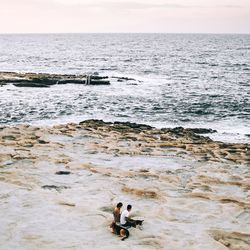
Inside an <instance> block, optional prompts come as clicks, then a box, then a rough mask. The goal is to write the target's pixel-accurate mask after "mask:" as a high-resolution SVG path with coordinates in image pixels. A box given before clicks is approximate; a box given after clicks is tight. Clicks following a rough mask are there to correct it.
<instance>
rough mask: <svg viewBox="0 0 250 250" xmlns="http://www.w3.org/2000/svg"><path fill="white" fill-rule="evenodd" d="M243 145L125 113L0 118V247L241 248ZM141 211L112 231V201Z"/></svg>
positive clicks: (249, 231)
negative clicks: (123, 233) (132, 224)
mask: <svg viewBox="0 0 250 250" xmlns="http://www.w3.org/2000/svg"><path fill="white" fill-rule="evenodd" d="M249 149H250V146H249V145H247V144H226V143H221V142H214V141H212V140H210V139H209V138H208V137H203V136H200V135H197V134H195V133H194V132H193V131H190V130H186V129H183V128H176V129H161V130H159V129H155V128H151V127H148V126H146V125H138V124H130V123H115V124H113V123H104V122H102V121H95V120H90V121H85V122H82V123H80V124H67V125H57V126H54V127H34V126H29V125H16V126H14V127H11V126H2V127H0V218H1V219H0V220H1V223H0V249H5V250H7V249H32V250H33V249H117V248H118V249H169V250H172V249H177V250H178V249H207V250H211V249H218V250H220V249H232V250H239V249H242V250H243V249H244V250H245V249H250V191H249V190H250V165H249V164H250V155H249ZM119 201H122V202H123V203H124V209H125V206H126V205H127V204H129V203H130V204H132V205H133V210H132V212H133V215H134V217H137V218H142V219H144V220H145V222H144V226H143V230H139V229H137V228H136V229H130V237H129V239H127V240H126V241H121V240H120V238H119V237H117V236H115V235H113V234H112V233H111V232H110V229H109V224H110V223H111V221H112V209H113V207H114V206H115V205H116V203H117V202H119Z"/></svg>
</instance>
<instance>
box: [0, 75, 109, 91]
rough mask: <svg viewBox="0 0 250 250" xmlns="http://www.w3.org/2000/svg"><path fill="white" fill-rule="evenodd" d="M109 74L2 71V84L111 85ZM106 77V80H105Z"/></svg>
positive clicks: (35, 85) (27, 85)
mask: <svg viewBox="0 0 250 250" xmlns="http://www.w3.org/2000/svg"><path fill="white" fill-rule="evenodd" d="M107 78H108V77H107V76H97V75H94V76H90V78H89V76H87V75H66V74H46V73H16V72H0V84H1V85H3V84H8V83H12V84H13V85H14V86H16V87H38V88H48V87H50V86H51V85H55V84H67V83H72V84H89V85H109V84H110V82H109V81H108V80H106V79H107ZM87 79H88V81H87ZM104 79H105V80H104Z"/></svg>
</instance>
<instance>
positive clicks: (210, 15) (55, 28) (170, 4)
mask: <svg viewBox="0 0 250 250" xmlns="http://www.w3.org/2000/svg"><path fill="white" fill-rule="evenodd" d="M44 32H45V33H50V32H65V33H66V32H177V33H179V32H185V33H188V32H199V33H200V32H201V33H250V0H0V33H44Z"/></svg>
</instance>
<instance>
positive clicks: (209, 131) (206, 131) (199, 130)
mask: <svg viewBox="0 0 250 250" xmlns="http://www.w3.org/2000/svg"><path fill="white" fill-rule="evenodd" d="M186 131H192V132H194V133H196V134H212V133H216V132H217V130H213V129H211V128H209V129H207V128H188V129H186Z"/></svg>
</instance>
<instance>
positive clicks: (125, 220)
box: [120, 205, 136, 227]
mask: <svg viewBox="0 0 250 250" xmlns="http://www.w3.org/2000/svg"><path fill="white" fill-rule="evenodd" d="M131 210H132V206H131V205H128V206H127V210H124V211H123V212H122V214H121V220H120V221H121V226H123V227H136V221H134V220H132V219H131V218H130V211H131Z"/></svg>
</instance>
